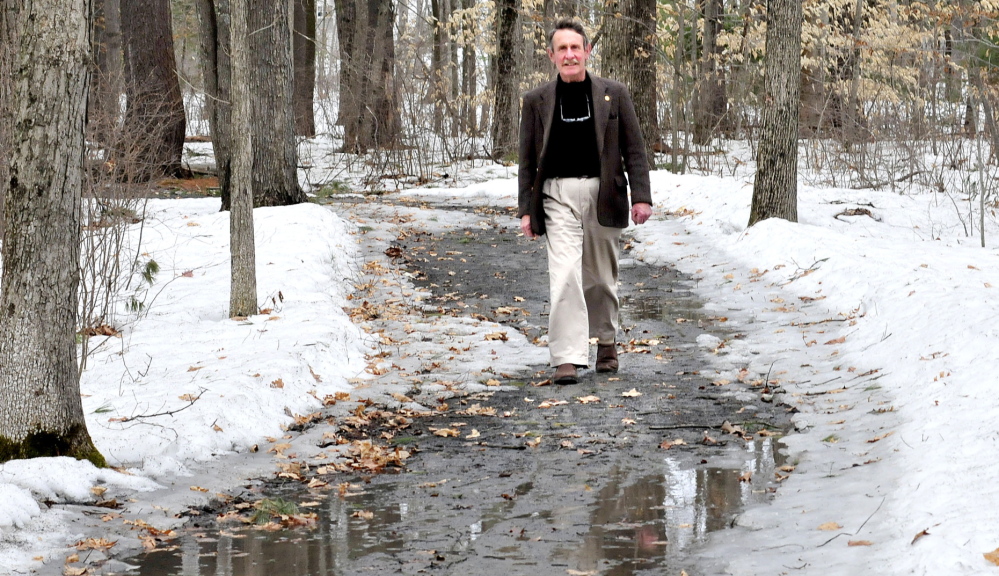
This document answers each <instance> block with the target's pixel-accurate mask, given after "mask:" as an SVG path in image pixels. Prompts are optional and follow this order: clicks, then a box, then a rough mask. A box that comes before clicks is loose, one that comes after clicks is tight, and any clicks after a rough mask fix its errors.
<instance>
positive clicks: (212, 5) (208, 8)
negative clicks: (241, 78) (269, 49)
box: [196, 0, 232, 198]
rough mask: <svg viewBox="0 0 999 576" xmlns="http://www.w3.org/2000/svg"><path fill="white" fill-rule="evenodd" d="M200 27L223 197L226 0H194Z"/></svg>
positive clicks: (226, 189)
mask: <svg viewBox="0 0 999 576" xmlns="http://www.w3.org/2000/svg"><path fill="white" fill-rule="evenodd" d="M196 8H197V11H198V24H199V26H200V29H201V69H202V77H203V78H204V83H205V106H206V107H207V110H208V126H209V130H210V131H211V135H212V149H213V150H214V152H215V171H216V173H217V175H218V179H219V189H220V190H221V192H222V197H223V198H228V197H229V195H230V190H231V188H230V178H229V175H230V173H231V160H232V130H231V126H230V119H231V116H232V92H231V88H232V85H231V82H230V80H231V74H232V72H231V66H232V61H231V58H230V54H229V44H230V42H229V26H228V24H227V23H228V22H229V19H230V14H229V0H196Z"/></svg>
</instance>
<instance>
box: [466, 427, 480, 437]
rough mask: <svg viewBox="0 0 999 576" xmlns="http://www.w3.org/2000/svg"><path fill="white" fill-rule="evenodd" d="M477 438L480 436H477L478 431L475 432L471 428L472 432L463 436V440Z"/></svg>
mask: <svg viewBox="0 0 999 576" xmlns="http://www.w3.org/2000/svg"><path fill="white" fill-rule="evenodd" d="M479 436H482V434H479V431H478V430H476V429H475V428H472V431H471V432H469V434H468V435H467V436H465V438H466V439H468V440H471V439H472V438H478V437H479Z"/></svg>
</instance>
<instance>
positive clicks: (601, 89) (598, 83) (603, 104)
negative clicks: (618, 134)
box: [553, 74, 611, 158]
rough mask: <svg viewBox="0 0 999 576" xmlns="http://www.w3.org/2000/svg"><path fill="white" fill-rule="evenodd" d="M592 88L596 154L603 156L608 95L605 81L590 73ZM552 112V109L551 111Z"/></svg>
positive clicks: (608, 113) (607, 114)
mask: <svg viewBox="0 0 999 576" xmlns="http://www.w3.org/2000/svg"><path fill="white" fill-rule="evenodd" d="M590 84H591V86H592V88H593V124H594V127H595V128H596V132H597V156H598V157H599V158H603V157H604V134H605V133H606V132H607V119H608V118H609V117H610V109H611V106H610V96H608V95H607V83H606V82H604V81H603V80H602V79H601V78H599V77H597V76H594V75H592V74H591V75H590ZM553 112H554V111H553Z"/></svg>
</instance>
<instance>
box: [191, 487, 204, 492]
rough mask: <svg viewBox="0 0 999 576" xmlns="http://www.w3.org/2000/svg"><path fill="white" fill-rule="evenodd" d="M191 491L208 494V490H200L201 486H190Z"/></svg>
mask: <svg viewBox="0 0 999 576" xmlns="http://www.w3.org/2000/svg"><path fill="white" fill-rule="evenodd" d="M191 490H193V491H195V492H208V488H202V487H201V486H191Z"/></svg>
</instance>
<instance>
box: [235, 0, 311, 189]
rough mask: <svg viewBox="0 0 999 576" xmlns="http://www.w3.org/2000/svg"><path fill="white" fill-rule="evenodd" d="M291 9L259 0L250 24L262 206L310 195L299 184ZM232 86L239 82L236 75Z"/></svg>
mask: <svg viewBox="0 0 999 576" xmlns="http://www.w3.org/2000/svg"><path fill="white" fill-rule="evenodd" d="M231 6H233V7H234V6H235V3H232V4H231ZM288 9H289V6H288V2H287V0H257V1H256V2H254V3H253V9H252V10H247V13H246V16H247V26H248V27H249V30H252V31H253V33H252V34H250V36H249V42H250V54H249V58H250V68H249V82H250V83H249V84H248V85H247V86H246V87H245V88H246V89H248V90H249V97H250V101H251V102H252V115H251V116H250V118H249V119H250V128H251V131H252V133H253V205H254V206H258V207H259V206H287V205H289V204H298V203H301V202H306V201H308V198H307V197H306V195H305V193H304V192H303V191H302V188H301V186H299V184H298V148H297V144H296V141H295V113H294V108H293V106H294V104H293V101H294V75H293V72H292V66H293V64H292V53H291V52H292V50H291V16H290V14H289V11H288ZM232 86H233V89H235V88H236V82H235V78H234V79H233V82H232ZM241 88H242V87H241ZM238 125H239V124H237V123H236V122H233V126H238ZM236 134H239V132H234V133H233V135H234V136H235V135H236Z"/></svg>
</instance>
